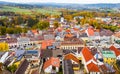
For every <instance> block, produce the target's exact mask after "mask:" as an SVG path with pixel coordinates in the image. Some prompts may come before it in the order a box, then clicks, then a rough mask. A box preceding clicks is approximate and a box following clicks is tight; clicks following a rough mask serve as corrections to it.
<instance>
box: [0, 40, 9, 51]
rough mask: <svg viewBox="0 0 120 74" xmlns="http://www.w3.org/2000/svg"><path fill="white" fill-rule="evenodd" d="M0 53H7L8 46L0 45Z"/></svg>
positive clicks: (5, 44) (3, 43) (2, 43)
mask: <svg viewBox="0 0 120 74" xmlns="http://www.w3.org/2000/svg"><path fill="white" fill-rule="evenodd" d="M0 51H8V44H7V43H5V42H1V43H0Z"/></svg>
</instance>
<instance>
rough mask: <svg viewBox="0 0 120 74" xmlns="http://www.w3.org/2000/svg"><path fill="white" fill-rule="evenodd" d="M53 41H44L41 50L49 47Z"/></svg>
mask: <svg viewBox="0 0 120 74" xmlns="http://www.w3.org/2000/svg"><path fill="white" fill-rule="evenodd" d="M53 42H54V40H44V41H42V45H41V49H46V48H47V46H51V45H52V44H53Z"/></svg>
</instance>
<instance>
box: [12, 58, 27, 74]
mask: <svg viewBox="0 0 120 74" xmlns="http://www.w3.org/2000/svg"><path fill="white" fill-rule="evenodd" d="M28 65H29V62H28V61H27V60H26V59H25V60H24V61H23V62H22V63H21V64H20V66H19V67H18V69H17V70H16V71H15V73H14V74H24V73H25V71H26V69H27V67H28Z"/></svg>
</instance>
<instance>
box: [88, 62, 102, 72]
mask: <svg viewBox="0 0 120 74" xmlns="http://www.w3.org/2000/svg"><path fill="white" fill-rule="evenodd" d="M87 69H88V71H89V72H100V70H99V67H98V66H97V65H96V64H94V63H93V62H91V63H90V64H88V65H87Z"/></svg>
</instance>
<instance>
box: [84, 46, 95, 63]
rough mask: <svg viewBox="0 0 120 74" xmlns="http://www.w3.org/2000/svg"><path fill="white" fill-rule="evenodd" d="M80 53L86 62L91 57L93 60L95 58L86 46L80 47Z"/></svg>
mask: <svg viewBox="0 0 120 74" xmlns="http://www.w3.org/2000/svg"><path fill="white" fill-rule="evenodd" d="M82 55H83V57H84V59H85V62H88V61H90V60H91V59H93V60H94V61H96V60H95V58H94V56H93V55H92V53H91V52H90V50H89V49H88V48H87V47H84V48H83V49H82Z"/></svg>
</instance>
